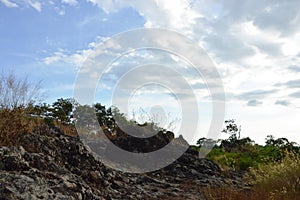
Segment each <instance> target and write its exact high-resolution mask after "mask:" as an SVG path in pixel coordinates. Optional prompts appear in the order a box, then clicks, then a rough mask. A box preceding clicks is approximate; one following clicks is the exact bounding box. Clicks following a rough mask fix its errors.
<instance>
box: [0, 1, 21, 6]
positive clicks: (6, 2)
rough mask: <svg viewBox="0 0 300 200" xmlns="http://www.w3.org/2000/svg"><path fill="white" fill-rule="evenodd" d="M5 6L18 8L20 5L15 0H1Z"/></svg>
mask: <svg viewBox="0 0 300 200" xmlns="http://www.w3.org/2000/svg"><path fill="white" fill-rule="evenodd" d="M0 1H1V2H2V3H3V4H4V5H5V6H7V7H9V8H16V7H18V5H17V4H16V3H14V2H11V1H9V0H0Z"/></svg>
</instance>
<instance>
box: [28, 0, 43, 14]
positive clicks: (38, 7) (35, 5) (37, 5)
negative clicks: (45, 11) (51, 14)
mask: <svg viewBox="0 0 300 200" xmlns="http://www.w3.org/2000/svg"><path fill="white" fill-rule="evenodd" d="M27 3H28V5H30V6H31V7H32V8H34V9H35V10H37V11H38V12H41V11H42V5H41V3H40V2H39V1H31V0H28V1H27Z"/></svg>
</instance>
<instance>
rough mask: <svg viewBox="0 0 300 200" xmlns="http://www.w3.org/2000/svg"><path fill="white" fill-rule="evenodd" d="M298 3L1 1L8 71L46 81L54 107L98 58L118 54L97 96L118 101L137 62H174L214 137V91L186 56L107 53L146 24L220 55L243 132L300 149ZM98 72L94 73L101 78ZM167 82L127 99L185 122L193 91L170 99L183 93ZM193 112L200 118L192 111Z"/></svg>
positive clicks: (229, 102)
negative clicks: (109, 44) (110, 43)
mask: <svg viewBox="0 0 300 200" xmlns="http://www.w3.org/2000/svg"><path fill="white" fill-rule="evenodd" d="M299 7H300V1H299V0H288V1H279V0H278V1H277V0H273V1H270V0H260V1H257V0H243V1H237V0H236V1H233V0H226V1H225V0H224V1H215V0H209V1H204V0H197V1H196V0H172V1H166V0H147V1H143V0H142V1H141V0H127V1H123V0H114V1H112V0H84V1H77V0H53V1H38V0H0V45H1V47H0V67H1V69H4V70H11V69H13V70H14V71H15V72H16V74H18V75H19V76H24V75H29V77H30V79H31V80H32V81H39V80H42V81H43V89H44V92H45V93H46V96H47V97H48V98H47V100H46V101H48V102H53V101H54V100H55V99H57V98H59V97H72V96H73V89H74V83H75V80H76V77H78V72H80V69H82V67H83V66H85V65H86V59H87V58H89V57H90V56H91V55H94V56H95V55H96V57H97V58H98V57H99V56H108V55H109V56H110V57H118V59H116V60H115V61H114V63H112V64H111V66H110V67H109V68H108V69H106V71H105V73H104V75H105V76H103V77H102V79H101V80H100V81H99V85H98V87H97V92H96V94H95V96H96V98H97V99H100V100H99V101H100V102H103V103H105V104H107V105H110V103H111V98H112V96H113V95H116V93H114V92H113V90H112V89H113V88H114V86H115V85H117V84H118V82H120V83H122V84H121V85H122V87H125V86H126V87H127V86H128V87H129V85H130V83H132V82H130V81H129V80H132V79H133V77H131V76H127V79H126V78H125V79H122V77H124V75H125V74H126V73H127V72H128V70H132V66H135V67H136V66H139V65H142V64H143V65H145V64H149V66H148V67H150V68H151V66H150V64H151V63H156V64H160V65H163V66H172V68H174V69H176V70H175V71H176V72H177V73H179V74H180V77H184V80H187V83H189V85H190V86H191V89H192V90H193V92H194V94H195V95H196V97H197V102H198V107H199V110H200V116H199V119H200V124H201V125H200V127H201V126H203V127H202V128H199V130H198V132H199V135H197V136H196V137H198V136H199V137H200V136H205V135H206V134H205V131H203V130H206V129H207V127H208V126H209V125H208V124H209V122H210V119H211V116H212V114H213V113H212V111H211V103H210V99H211V98H209V94H210V93H211V91H209V89H208V88H207V85H206V83H205V81H206V80H205V78H203V77H202V78H201V77H200V76H199V75H197V73H195V72H194V71H193V70H195V69H194V68H193V66H191V65H190V64H189V63H188V62H187V61H186V60H184V59H183V58H180V57H178V55H174V54H172V53H170V52H166V51H160V50H150V49H141V50H132V51H130V52H127V53H126V54H124V55H123V56H120V55H119V53H120V52H119V51H117V52H116V50H117V49H120V48H117V47H118V46H117V45H115V46H114V47H113V48H110V51H109V52H107V51H105V52H102V53H101V51H99V48H101V44H103V42H104V41H107V40H109V39H110V38H111V37H113V36H114V35H116V34H119V33H122V32H124V31H129V30H132V29H137V28H143V27H145V28H164V29H168V30H172V31H176V32H177V33H180V34H182V35H183V36H185V37H186V38H189V39H190V40H192V41H194V42H195V44H197V45H199V46H200V47H202V48H203V49H204V50H205V51H206V52H207V54H208V55H209V57H210V58H211V60H212V62H213V63H214V65H215V66H216V68H217V70H218V72H219V74H220V76H221V79H222V82H223V87H224V90H225V96H226V117H225V118H227V119H229V118H233V119H236V120H237V123H238V124H240V125H241V127H242V132H241V134H242V136H250V137H251V138H252V139H254V140H255V141H256V142H259V143H263V142H264V138H265V137H266V135H268V134H273V135H275V136H276V137H287V138H288V139H290V140H293V141H295V142H298V143H300V125H299V119H300V11H299ZM182 51H187V50H186V49H184V48H183V50H182ZM99 52H100V53H99ZM102 59H103V58H102ZM154 68H155V66H154ZM145 72H148V75H147V73H145ZM151 72H152V71H151V70H150V71H147V70H142V71H135V72H134V73H136V75H137V76H136V77H142V79H143V80H147V81H150V80H151V77H152V78H153V77H155V74H151ZM162 72H164V73H161V74H160V75H161V77H164V80H168V82H169V83H172V84H173V86H174V87H175V88H180V89H181V91H184V92H185V89H187V87H185V86H183V85H184V84H183V83H181V82H180V81H178V77H179V76H178V74H177V75H174V74H173V75H170V74H168V73H166V72H168V70H167V69H166V70H163V71H162ZM138 73H140V74H138ZM97 75H99V73H98V74H97V73H96V74H95V73H94V74H93V76H94V77H96V78H99V77H97ZM130 77H131V78H130ZM136 77H135V78H134V79H136ZM140 79H141V78H140ZM122 81H123V82H122ZM138 83H139V84H140V82H138ZM145 83H146V82H145ZM175 83H177V85H176V84H175ZM124 85H125V86H124ZM163 86H164V85H163V84H161V85H157V84H156V85H155V84H152V85H151V84H150V85H149V84H148V85H147V84H146V85H144V86H143V87H140V89H136V88H135V92H133V93H130V95H129V97H127V98H125V100H126V101H127V102H129V105H138V106H140V107H143V108H145V109H146V110H147V109H148V108H150V111H151V112H153V113H154V114H158V115H169V114H171V115H172V116H171V117H170V116H169V118H172V119H173V120H175V119H176V118H180V117H181V115H182V112H183V111H182V108H180V106H179V107H178V105H179V104H180V103H182V102H181V101H183V102H185V104H187V102H189V95H187V93H186V92H185V93H184V94H183V95H181V96H182V98H183V99H179V100H180V101H179V100H178V99H176V98H170V97H172V96H174V94H175V96H178V95H179V94H177V93H176V91H175V92H174V90H172V88H171V89H170V88H168V87H163ZM121 89H124V88H121ZM125 89H126V88H125ZM127 89H128V88H127ZM171 91H172V92H171ZM117 94H118V95H119V96H118V95H117V97H116V99H117V100H116V101H119V100H120V99H121V100H124V97H125V95H122V94H121V93H120V92H119V93H117ZM179 96H180V95H179ZM121 100H120V101H121ZM145 102H146V103H145ZM149 103H151V104H150V106H149ZM191 105H192V104H191ZM129 107H130V106H129ZM130 109H136V107H134V108H130ZM187 109H188V110H186V111H189V109H191V110H190V111H191V112H192V109H193V107H191V108H187ZM191 121H192V119H191ZM166 123H169V122H166Z"/></svg>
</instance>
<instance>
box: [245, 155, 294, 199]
mask: <svg viewBox="0 0 300 200" xmlns="http://www.w3.org/2000/svg"><path fill="white" fill-rule="evenodd" d="M251 172H252V174H253V175H254V180H253V184H254V185H255V187H254V190H255V191H265V192H267V193H268V195H269V197H270V198H269V199H289V200H293V199H299V198H300V156H299V154H298V155H297V154H295V153H291V152H287V153H286V156H285V157H284V158H283V159H282V160H281V161H280V162H278V163H271V164H268V165H262V166H260V167H259V168H258V169H253V170H251Z"/></svg>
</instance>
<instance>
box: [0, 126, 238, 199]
mask: <svg viewBox="0 0 300 200" xmlns="http://www.w3.org/2000/svg"><path fill="white" fill-rule="evenodd" d="M163 137H164V138H163V139H161V141H162V142H163V143H165V142H166V140H167V138H166V137H165V136H163ZM115 143H117V144H118V145H119V146H121V147H122V146H123V147H125V149H126V145H128V144H129V143H130V144H131V145H133V146H134V142H133V141H126V138H122V141H121V142H120V141H115ZM127 148H129V147H128V146H127ZM130 148H132V147H130ZM143 148H146V147H145V146H144V147H143ZM131 150H132V149H131ZM231 183H234V184H236V185H240V184H242V181H241V178H239V177H238V176H237V177H236V178H234V181H233V180H232V178H231V179H228V178H227V177H226V176H225V175H224V174H223V172H222V171H221V169H220V168H219V167H218V166H217V165H216V164H215V163H214V162H212V161H210V160H207V159H200V158H199V157H198V156H197V152H195V151H193V150H191V149H188V150H187V151H186V153H184V154H183V155H182V156H181V157H180V158H179V159H178V160H177V161H175V162H174V163H172V164H171V165H169V166H167V167H165V168H163V169H160V170H157V171H154V172H149V173H143V174H130V173H123V172H120V171H116V170H113V169H111V168H108V167H106V166H105V165H104V164H102V163H101V162H99V161H98V160H96V159H95V157H94V156H93V153H92V152H91V151H90V150H89V148H86V147H85V145H83V143H82V142H81V140H80V139H79V138H78V137H71V136H67V135H65V134H63V133H62V132H61V131H60V130H59V129H58V128H55V127H43V128H42V129H39V130H38V131H35V132H33V133H32V134H26V135H22V136H21V137H20V138H19V146H16V147H0V199H7V200H10V199H76V200H77V199H205V197H204V195H203V194H201V192H199V191H200V190H199V188H202V187H206V186H209V185H214V186H222V185H226V184H231Z"/></svg>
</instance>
